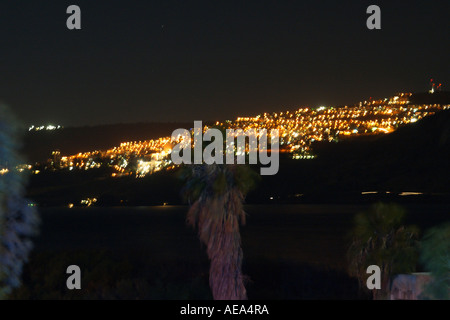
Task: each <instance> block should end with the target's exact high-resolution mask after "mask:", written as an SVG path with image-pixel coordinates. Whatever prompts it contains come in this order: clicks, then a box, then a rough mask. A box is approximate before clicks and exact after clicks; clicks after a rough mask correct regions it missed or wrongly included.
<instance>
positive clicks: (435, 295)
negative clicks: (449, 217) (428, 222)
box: [420, 222, 450, 300]
mask: <svg viewBox="0 0 450 320" xmlns="http://www.w3.org/2000/svg"><path fill="white" fill-rule="evenodd" d="M420 261H421V262H422V263H423V264H424V266H425V267H426V269H427V271H430V272H431V276H432V281H431V282H430V283H429V284H428V285H427V286H426V287H425V295H426V296H428V297H430V298H432V299H439V300H448V299H450V223H449V222H447V223H445V224H443V225H440V226H437V227H434V228H432V229H430V230H428V231H427V232H426V233H425V236H424V238H423V240H422V243H421V248H420Z"/></svg>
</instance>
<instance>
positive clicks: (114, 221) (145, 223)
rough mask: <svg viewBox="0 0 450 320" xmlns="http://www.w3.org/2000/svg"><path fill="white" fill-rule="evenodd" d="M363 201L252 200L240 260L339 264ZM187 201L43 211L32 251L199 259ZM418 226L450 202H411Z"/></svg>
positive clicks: (449, 213)
mask: <svg viewBox="0 0 450 320" xmlns="http://www.w3.org/2000/svg"><path fill="white" fill-rule="evenodd" d="M365 208H367V206H363V205H250V206H246V212H247V214H248V216H247V224H246V225H245V226H243V227H242V228H241V234H242V245H243V249H244V256H245V259H247V260H250V261H252V260H253V261H257V260H258V261H259V260H261V261H262V260H271V261H290V262H295V263H308V264H317V265H324V266H333V267H334V268H338V269H342V268H345V264H346V262H345V252H346V248H347V238H346V236H347V234H348V232H349V231H350V229H351V227H352V219H353V216H354V215H355V213H357V212H360V211H362V210H364V209H365ZM187 209H188V208H187V207H186V206H160V207H112V208H103V207H89V208H72V209H68V208H43V209H40V213H41V217H42V226H41V235H40V236H39V237H38V238H37V239H36V249H35V250H36V251H38V252H39V251H71V250H78V249H108V250H113V251H118V252H145V254H150V255H152V256H154V257H155V259H162V260H167V261H183V260H196V259H205V257H206V256H205V248H204V247H202V245H201V244H200V242H199V240H198V238H197V235H196V231H195V230H193V229H192V228H191V227H189V226H187V224H186V222H185V215H186V212H187ZM407 210H408V212H409V215H408V221H407V222H408V223H413V224H417V225H418V226H419V227H420V228H421V229H422V230H424V229H426V228H429V227H431V226H434V225H436V224H439V223H442V222H445V221H449V220H450V205H429V204H427V205H409V206H407Z"/></svg>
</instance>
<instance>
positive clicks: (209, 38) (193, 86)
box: [0, 0, 450, 126]
mask: <svg viewBox="0 0 450 320" xmlns="http://www.w3.org/2000/svg"><path fill="white" fill-rule="evenodd" d="M71 4H77V5H79V6H80V8H81V13H82V16H81V24H82V30H68V29H67V28H66V19H67V17H68V16H69V15H68V14H66V8H67V7H68V6H69V5H71ZM370 4H377V5H379V6H380V8H381V26H382V29H381V30H368V29H367V28H366V19H367V17H368V14H366V8H367V7H368V6H369V5H370ZM449 14H450V1H448V0H442V1H438V0H430V1H423V0H409V1H399V0H391V1H364V0H355V1H319V0H314V1H310V0H296V1H280V0H279V1H262V0H259V1H244V0H241V1H231V0H226V1H218V0H211V1H201V2H200V1H188V0H182V1H168V0H163V1H152V0H147V1H141V0H140V1H137V0H133V1H112V0H109V1H104V0H95V1H92V0H91V1H80V0H71V1H41V0H33V1H30V0H21V1H17V0H3V1H1V2H0V37H1V38H0V100H2V101H3V102H5V103H7V104H8V105H9V106H10V107H12V108H13V110H15V111H16V114H17V115H18V116H19V117H20V118H21V119H22V120H23V121H24V122H25V123H26V124H28V125H29V124H47V123H54V124H62V125H65V126H74V125H76V126H78V125H93V124H105V123H118V122H140V121H143V122H147V121H180V120H183V121H193V120H215V119H233V118H235V117H236V116H239V115H255V114H258V113H261V112H266V111H267V112H270V111H282V110H287V109H295V108H298V107H300V106H306V105H308V106H318V105H340V104H351V103H354V102H357V101H360V100H361V99H363V100H364V99H366V98H368V97H370V96H372V97H378V98H382V97H386V96H390V95H392V94H395V93H396V92H399V91H413V92H414V91H425V90H427V89H428V81H429V79H430V78H431V77H433V78H435V79H437V80H438V81H440V82H442V83H443V85H444V89H446V90H449V87H450V63H449V57H450V45H449V43H450V41H449V39H450V32H449V31H450V22H449V21H450V19H449Z"/></svg>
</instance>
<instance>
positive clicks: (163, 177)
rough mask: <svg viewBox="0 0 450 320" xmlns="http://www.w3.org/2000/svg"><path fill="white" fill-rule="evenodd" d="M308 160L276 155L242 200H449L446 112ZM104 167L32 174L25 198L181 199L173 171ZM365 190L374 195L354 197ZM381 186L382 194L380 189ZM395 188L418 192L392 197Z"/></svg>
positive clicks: (321, 150) (331, 147) (322, 150)
mask: <svg viewBox="0 0 450 320" xmlns="http://www.w3.org/2000/svg"><path fill="white" fill-rule="evenodd" d="M315 150H316V151H317V153H318V157H317V158H316V159H314V160H293V159H291V158H290V157H289V156H288V155H287V154H282V155H281V157H280V170H279V172H278V173H277V174H276V175H274V176H263V177H262V178H261V181H260V183H259V185H258V188H257V189H256V190H254V191H253V192H252V193H250V194H249V195H248V197H247V202H248V203H276V202H291V203H297V202H316V203H320V202H353V203H354V202H359V201H374V200H376V199H391V200H395V201H411V200H413V201H434V202H436V201H447V202H448V201H450V183H449V181H450V170H448V165H449V163H450V110H449V111H443V112H440V113H438V114H436V115H434V116H430V117H427V118H425V119H423V120H421V121H418V122H416V123H414V124H410V125H408V126H405V127H403V128H400V129H399V130H397V131H396V132H394V133H391V134H388V135H384V136H376V137H373V136H372V137H358V138H354V139H350V140H346V141H343V142H340V143H320V144H316V145H315ZM108 170H109V169H108V168H101V169H98V170H89V171H86V172H84V171H82V172H76V171H73V172H49V173H43V174H39V175H35V176H32V179H31V185H30V189H29V195H30V197H31V198H32V199H33V200H35V201H36V202H37V203H40V204H48V205H66V204H67V203H69V202H71V203H78V202H79V200H80V199H82V198H86V197H93V196H95V197H97V198H98V199H99V202H98V204H99V205H101V204H103V205H126V204H128V205H161V204H163V203H169V204H181V203H182V202H183V201H182V198H181V187H182V181H180V179H179V178H178V174H177V170H173V171H170V172H159V173H156V174H153V175H150V176H147V177H145V178H142V179H135V178H133V177H123V178H110V173H111V172H109V171H108ZM365 191H380V193H378V194H370V195H364V196H363V195H361V192H365ZM386 191H388V192H390V193H385V192H386ZM401 192H422V193H424V195H420V196H410V197H399V196H398V194H399V193H401Z"/></svg>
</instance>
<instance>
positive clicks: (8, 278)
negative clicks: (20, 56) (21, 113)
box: [0, 105, 38, 299]
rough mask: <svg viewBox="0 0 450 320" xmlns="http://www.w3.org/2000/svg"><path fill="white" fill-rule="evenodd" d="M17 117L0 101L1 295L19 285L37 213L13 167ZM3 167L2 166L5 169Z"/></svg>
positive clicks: (22, 176)
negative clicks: (26, 196) (0, 171)
mask: <svg viewBox="0 0 450 320" xmlns="http://www.w3.org/2000/svg"><path fill="white" fill-rule="evenodd" d="M17 131H18V130H17V126H16V120H15V119H14V117H13V116H12V114H11V112H10V111H9V110H8V109H7V108H6V106H3V105H0V169H2V167H3V169H8V170H9V171H8V172H7V173H3V174H0V299H3V298H6V297H7V295H8V294H9V293H10V292H11V290H12V289H14V288H17V287H19V286H20V283H21V274H22V268H23V265H24V264H25V263H26V262H27V261H28V255H29V253H30V251H31V248H32V242H31V240H30V237H31V236H33V235H35V234H36V232H37V225H38V217H37V214H36V212H35V210H34V208H33V207H31V206H29V205H28V201H27V200H26V199H24V197H23V195H24V193H25V187H24V184H25V179H24V175H23V174H19V173H18V172H17V171H16V170H15V167H16V165H18V164H21V163H22V162H21V159H20V156H19V155H18V152H17V150H18V147H19V141H18V139H17ZM5 171H6V170H4V172H5Z"/></svg>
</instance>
